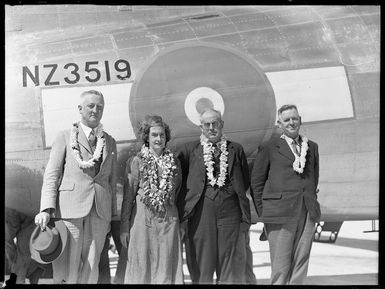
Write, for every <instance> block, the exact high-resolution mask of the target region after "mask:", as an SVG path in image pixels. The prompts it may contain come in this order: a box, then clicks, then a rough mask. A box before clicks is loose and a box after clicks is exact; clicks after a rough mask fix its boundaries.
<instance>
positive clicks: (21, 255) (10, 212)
mask: <svg viewBox="0 0 385 289" xmlns="http://www.w3.org/2000/svg"><path fill="white" fill-rule="evenodd" d="M34 228H35V222H34V219H33V218H32V217H29V216H26V215H24V214H23V213H20V212H18V211H16V210H14V209H10V208H7V207H6V208H5V236H4V237H5V255H6V257H7V259H8V262H9V264H10V267H11V268H10V270H11V273H15V274H16V275H17V280H16V283H18V284H23V283H25V278H26V275H27V270H28V266H29V265H30V262H31V253H30V250H29V239H30V237H31V234H32V232H33V230H34ZM14 238H16V244H15V243H14Z"/></svg>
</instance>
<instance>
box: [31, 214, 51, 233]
mask: <svg viewBox="0 0 385 289" xmlns="http://www.w3.org/2000/svg"><path fill="white" fill-rule="evenodd" d="M50 219H51V215H50V214H49V213H48V212H45V211H43V212H40V213H39V214H37V215H36V216H35V224H36V225H38V226H40V229H41V230H42V231H44V230H45V227H46V226H47V224H48V222H49V220H50Z"/></svg>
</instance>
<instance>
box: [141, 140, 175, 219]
mask: <svg viewBox="0 0 385 289" xmlns="http://www.w3.org/2000/svg"><path fill="white" fill-rule="evenodd" d="M138 156H139V157H140V158H141V159H142V162H141V163H140V166H139V170H140V172H141V173H142V176H143V191H144V196H142V197H141V201H142V202H143V203H144V204H145V205H146V206H147V207H148V208H149V209H150V210H151V211H153V212H155V213H158V214H160V215H163V214H164V213H165V212H166V205H167V204H170V201H171V192H172V190H173V188H174V178H173V176H174V171H175V170H176V165H175V160H174V156H173V153H172V152H171V151H170V150H169V149H168V148H165V149H164V152H163V154H162V155H161V156H159V157H158V158H155V156H154V154H153V152H151V150H150V149H149V148H148V147H146V146H145V145H143V146H142V149H141V150H140V152H139V154H138ZM158 166H159V167H160V169H161V171H162V174H161V176H159V175H158Z"/></svg>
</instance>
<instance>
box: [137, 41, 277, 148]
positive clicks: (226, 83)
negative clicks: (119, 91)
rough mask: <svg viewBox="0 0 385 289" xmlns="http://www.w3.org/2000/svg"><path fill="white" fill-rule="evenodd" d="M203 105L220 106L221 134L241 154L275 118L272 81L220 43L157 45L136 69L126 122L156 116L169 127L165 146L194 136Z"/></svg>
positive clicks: (268, 132)
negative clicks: (226, 137)
mask: <svg viewBox="0 0 385 289" xmlns="http://www.w3.org/2000/svg"><path fill="white" fill-rule="evenodd" d="M208 107H212V108H214V109H217V110H219V111H221V113H222V120H223V121H224V128H223V131H224V133H225V134H226V135H227V136H228V138H229V139H230V140H233V141H236V142H238V143H240V144H242V145H243V147H244V149H245V153H246V155H251V153H254V152H255V151H256V150H257V148H258V146H259V144H260V143H261V142H262V141H263V140H266V139H268V138H269V137H270V136H271V131H272V128H274V122H275V117H276V103H275V97H274V91H273V89H272V87H271V84H270V82H269V80H268V78H267V77H266V75H265V73H264V72H263V71H262V69H261V68H260V67H259V66H258V64H257V62H256V61H255V59H254V58H252V57H250V56H249V55H248V54H247V53H245V52H244V51H240V50H238V49H235V48H233V47H231V46H230V45H226V44H225V43H220V44H219V43H208V42H188V43H183V44H181V43H179V44H175V45H171V46H169V47H167V48H163V49H161V50H160V51H159V52H158V53H157V54H155V55H154V56H153V57H152V58H151V59H150V60H149V61H148V62H147V63H146V64H145V65H143V67H142V68H141V69H140V70H139V71H138V73H137V74H136V77H135V80H134V83H133V85H132V89H131V92H130V100H129V114H130V120H131V123H138V121H141V120H142V119H143V118H144V117H145V115H148V114H153V115H154V114H155V115H159V116H161V117H162V118H163V120H164V121H165V122H166V123H167V124H169V126H170V128H171V133H172V134H171V144H170V145H176V146H178V145H179V144H181V143H184V142H186V141H189V140H196V139H197V137H199V135H200V133H201V130H200V128H199V127H198V126H197V124H199V122H198V120H199V117H198V114H199V112H201V111H203V110H204V109H205V108H208ZM135 133H136V134H137V136H138V132H137V131H136V132H135Z"/></svg>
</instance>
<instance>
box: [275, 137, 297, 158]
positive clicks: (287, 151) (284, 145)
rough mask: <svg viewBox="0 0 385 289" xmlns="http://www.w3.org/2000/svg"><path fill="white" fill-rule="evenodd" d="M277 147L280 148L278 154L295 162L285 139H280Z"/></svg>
mask: <svg viewBox="0 0 385 289" xmlns="http://www.w3.org/2000/svg"><path fill="white" fill-rule="evenodd" d="M277 147H278V152H279V153H280V154H281V155H283V156H285V157H286V158H288V159H290V160H291V161H294V160H295V157H294V155H293V152H292V151H291V149H290V148H289V145H288V143H287V142H286V140H285V139H282V138H279V139H278V141H277Z"/></svg>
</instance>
